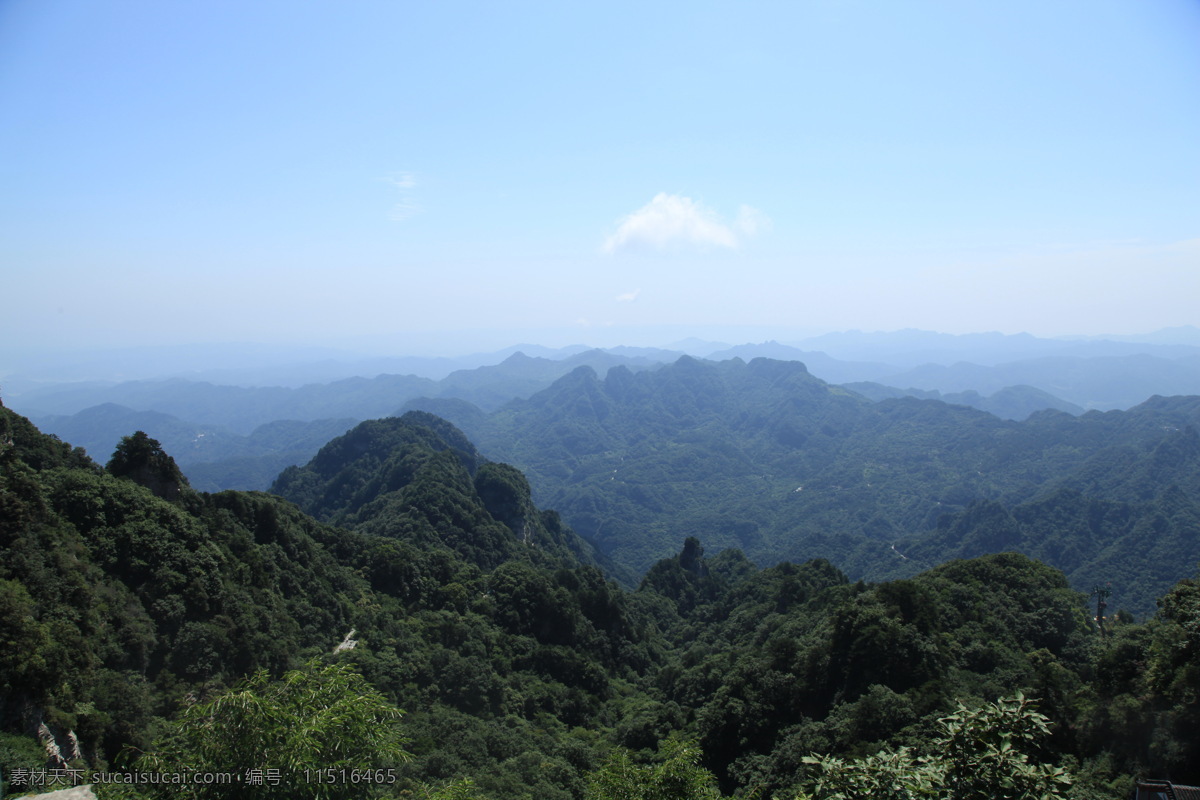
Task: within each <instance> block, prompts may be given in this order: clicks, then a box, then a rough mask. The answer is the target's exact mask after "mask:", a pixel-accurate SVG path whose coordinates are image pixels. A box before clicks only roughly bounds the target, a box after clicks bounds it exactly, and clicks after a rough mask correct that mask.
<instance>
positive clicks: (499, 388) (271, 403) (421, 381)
mask: <svg viewBox="0 0 1200 800" xmlns="http://www.w3.org/2000/svg"><path fill="white" fill-rule="evenodd" d="M541 349H544V348H541ZM570 349H571V350H574V348H570ZM657 363H658V362H655V361H652V360H650V359H648V358H644V357H631V356H618V355H613V354H611V353H607V352H605V351H603V350H585V351H582V352H574V353H573V354H571V355H567V356H564V357H563V358H560V359H557V360H554V359H548V358H541V357H529V356H526V355H525V354H524V353H521V352H517V353H514V354H512V355H510V356H509V357H508V358H507V359H506V360H504V361H503V362H502V363H500V364H496V365H492V366H484V367H475V368H473V369H470V370H457V371H455V372H453V373H451V374H450V375H448V376H447V377H446V378H444V379H442V380H441V381H432V380H429V379H428V378H420V377H417V376H415V375H378V376H376V377H374V378H362V377H355V378H345V379H343V380H339V381H334V382H332V383H324V384H310V385H307V386H301V387H299V388H294V389H293V388H287V387H282V386H269V387H263V386H259V387H245V386H218V385H214V384H211V383H205V382H198V381H187V380H183V379H180V378H174V379H171V380H163V381H133V382H128V383H120V384H115V385H113V384H104V383H81V384H63V385H52V386H46V387H43V388H40V389H37V390H32V391H28V392H24V393H22V394H20V395H18V396H17V397H16V398H15V399H13V400H11V405H12V406H13V407H15V408H19V409H20V410H21V411H22V412H24V413H26V414H28V415H31V416H36V417H38V418H39V419H47V418H49V417H63V416H71V415H73V414H76V413H78V412H80V411H82V410H84V409H87V408H91V407H94V406H99V405H105V404H114V405H120V406H124V407H127V408H130V409H134V410H139V411H156V412H160V413H163V414H169V415H171V416H174V417H177V418H179V419H181V420H187V421H188V422H189V423H190V424H194V425H199V426H218V427H224V428H227V429H229V430H232V431H234V432H237V433H241V434H249V433H250V432H251V431H252V430H253V429H254V428H256V427H258V426H259V425H263V424H265V423H268V422H273V421H275V420H282V419H291V420H302V421H311V420H316V419H324V418H338V417H340V418H354V419H371V418H377V417H383V416H388V415H390V414H393V413H395V412H396V411H397V409H399V408H400V407H401V406H403V405H404V403H405V402H407V401H408V400H410V399H412V398H415V397H423V396H424V397H454V398H459V399H463V400H467V401H469V402H471V403H474V404H476V405H479V406H480V407H482V408H484V409H486V410H491V409H495V408H498V407H499V406H501V405H503V404H504V403H506V402H508V401H509V400H512V399H513V398H516V397H528V396H529V395H530V394H533V393H534V392H536V391H538V390H540V389H544V388H545V387H547V386H549V385H550V384H551V383H552V382H553V381H554V380H556V379H557V378H559V377H561V376H563V375H565V374H566V373H568V372H570V371H571V370H573V369H575V368H577V367H579V366H581V365H585V364H586V365H588V366H591V367H592V368H593V369H597V370H600V371H601V372H604V371H607V370H608V369H609V368H610V367H612V366H614V365H617V364H623V365H626V366H629V367H631V368H634V369H647V368H651V367H653V366H656V365H657ZM75 432H76V433H81V434H82V439H83V440H87V441H92V440H94V439H95V437H94V436H93V435H92V434H91V433H88V432H86V431H80V430H78V429H77V430H76V431H75Z"/></svg>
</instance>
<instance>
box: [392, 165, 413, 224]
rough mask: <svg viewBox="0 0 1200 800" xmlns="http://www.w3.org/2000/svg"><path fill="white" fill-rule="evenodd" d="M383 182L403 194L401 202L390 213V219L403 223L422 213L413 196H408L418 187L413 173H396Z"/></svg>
mask: <svg viewBox="0 0 1200 800" xmlns="http://www.w3.org/2000/svg"><path fill="white" fill-rule="evenodd" d="M383 180H384V182H386V183H390V184H391V185H392V186H395V187H396V188H397V189H399V190H400V192H401V195H400V200H399V201H398V202H397V203H396V204H395V205H393V206H392V210H391V211H390V212H388V219H390V220H392V221H393V222H401V221H403V220H406V219H408V218H409V217H411V216H413V215H414V214H418V213H420V212H421V206H420V205H419V204H418V203H417V202H416V201H415V200H414V199H413V197H412V195H410V194H408V190H409V189H412V188H414V187H416V185H417V179H416V177H415V176H414V175H413V174H412V173H411V172H394V173H392V174H391V175H388V176H387V177H385V178H384V179H383Z"/></svg>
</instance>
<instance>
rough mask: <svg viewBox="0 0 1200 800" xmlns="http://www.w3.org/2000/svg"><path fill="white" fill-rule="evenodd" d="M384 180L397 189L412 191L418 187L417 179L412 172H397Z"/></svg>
mask: <svg viewBox="0 0 1200 800" xmlns="http://www.w3.org/2000/svg"><path fill="white" fill-rule="evenodd" d="M384 180H385V181H387V182H388V183H390V184H391V185H392V186H395V187H396V188H397V189H411V188H413V187H414V186H416V185H417V179H416V178H415V177H413V174H412V173H411V172H396V173H394V174H392V175H388V176H387V177H386V178H384Z"/></svg>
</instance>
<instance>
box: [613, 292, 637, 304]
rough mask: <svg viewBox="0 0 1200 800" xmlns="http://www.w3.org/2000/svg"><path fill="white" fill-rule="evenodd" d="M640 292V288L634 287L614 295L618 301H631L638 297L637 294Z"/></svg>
mask: <svg viewBox="0 0 1200 800" xmlns="http://www.w3.org/2000/svg"><path fill="white" fill-rule="evenodd" d="M641 293H642V290H641V289H634V290H633V291H632V292H625V293H624V294H619V295H617V297H616V300H617V302H618V303H632V302H633V301H634V300H637V299H638V295H639V294H641Z"/></svg>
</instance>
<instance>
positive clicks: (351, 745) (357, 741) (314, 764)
mask: <svg viewBox="0 0 1200 800" xmlns="http://www.w3.org/2000/svg"><path fill="white" fill-rule="evenodd" d="M401 714H402V712H401V711H400V710H399V709H397V708H395V707H394V706H392V705H391V704H390V703H389V702H388V701H387V699H386V698H385V697H384V696H383V695H382V694H380V693H379V692H378V691H377V690H376V689H374V688H373V687H371V686H370V685H369V684H368V683H367V682H366V680H365V679H364V678H363V677H362V675H360V674H358V673H357V672H355V671H354V669H353V668H352V667H350V666H349V665H347V664H332V665H323V664H321V663H320V662H319V661H318V660H313V661H310V662H308V664H306V665H305V666H304V667H303V668H302V669H298V670H293V671H291V672H288V673H286V674H285V675H284V676H283V678H282V679H280V680H279V681H275V682H271V681H269V680H268V678H267V674H266V672H265V671H259V672H257V673H255V674H254V675H253V676H251V677H250V678H247V679H245V680H244V681H243V682H242V683H241V684H240V685H239V686H237V687H235V688H234V689H232V690H231V691H229V692H227V693H225V694H223V695H221V696H219V697H216V698H214V699H212V700H210V701H207V702H203V703H196V704H194V705H192V706H189V707H188V708H187V709H185V710H184V712H183V713H182V714H181V715H180V718H179V719H178V720H177V721H176V722H174V723H172V724H171V725H170V727H169V730H168V732H167V735H166V736H165V737H164V738H163V740H162V743H161V745H160V746H159V747H158V748H157V749H156V750H154V751H153V752H150V753H146V754H143V755H142V756H141V757H140V758H138V760H137V768H138V770H139V771H146V772H151V773H157V774H159V775H164V776H167V775H169V776H175V775H181V774H183V775H194V774H205V773H208V774H229V775H231V776H232V779H231V780H230V781H227V782H220V783H196V782H189V783H184V784H182V785H157V786H154V785H151V786H150V787H149V788H150V789H151V791H150V792H149V794H150V796H152V797H159V796H161V797H167V796H170V797H191V798H205V799H206V800H207V798H220V799H221V800H242V798H246V799H247V800H249V799H250V798H253V799H254V800H264V799H268V798H289V800H290V799H291V798H314V800H316V799H318V798H319V800H332V798H342V797H364V796H369V795H370V793H371V790H372V788H375V789H378V788H381V787H386V786H387V785H389V784H390V783H392V782H394V781H395V773H394V772H393V771H392V769H393V768H394V767H395V765H396V764H397V763H399V762H401V761H406V760H408V758H409V754H408V753H407V751H406V750H405V749H404V745H405V744H406V743H407V742H406V740H405V739H403V738H401V736H400V735H399V732H398V731H397V729H396V722H397V721H398V720H399V719H400V717H401Z"/></svg>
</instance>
